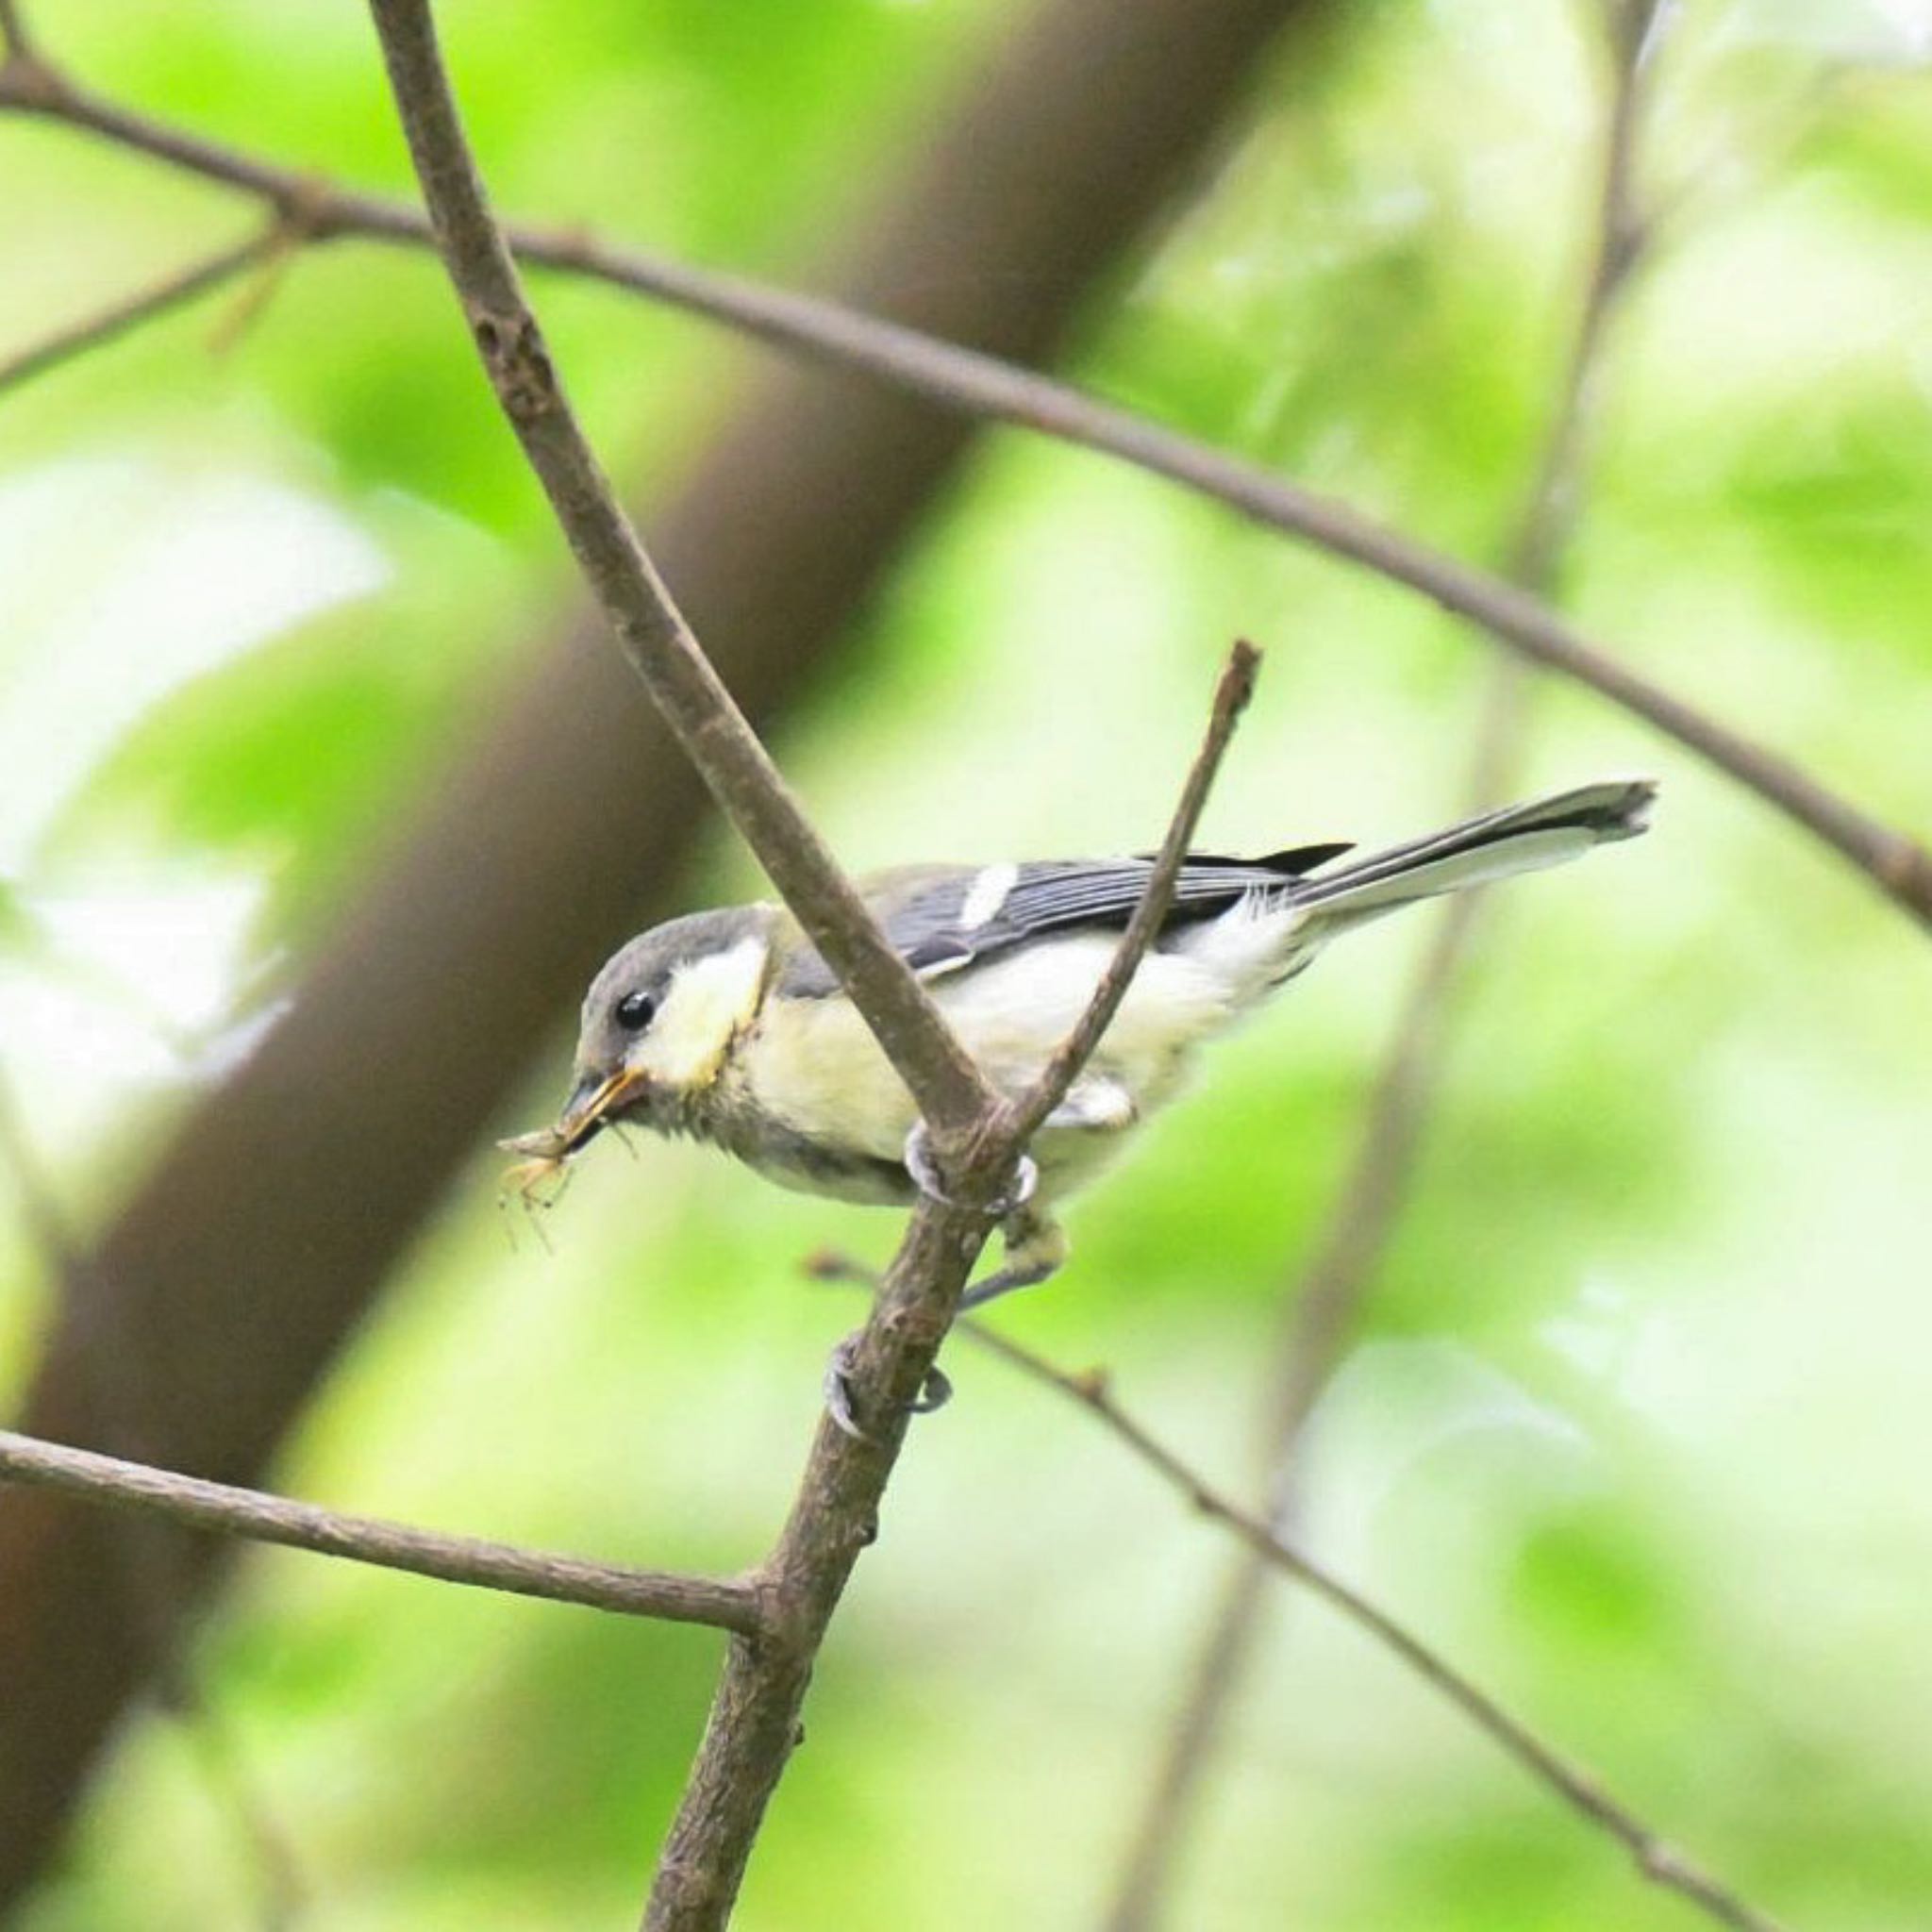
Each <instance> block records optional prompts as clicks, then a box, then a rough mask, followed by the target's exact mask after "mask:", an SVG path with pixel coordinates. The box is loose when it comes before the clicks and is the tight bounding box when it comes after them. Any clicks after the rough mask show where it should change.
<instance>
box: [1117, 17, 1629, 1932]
mask: <svg viewBox="0 0 1932 1932" xmlns="http://www.w3.org/2000/svg"><path fill="white" fill-rule="evenodd" d="M1608 4H1609V5H1611V6H1612V7H1615V8H1617V12H1616V13H1615V15H1614V16H1613V18H1612V19H1611V20H1610V21H1609V23H1608V25H1609V27H1610V33H1609V39H1610V42H1611V52H1612V67H1611V71H1612V76H1613V78H1612V82H1611V88H1610V93H1609V101H1608V109H1607V116H1606V125H1605V132H1604V152H1603V162H1602V169H1601V174H1600V177H1599V189H1598V195H1597V218H1596V221H1595V223H1594V224H1593V225H1592V237H1593V241H1592V248H1591V262H1590V266H1589V269H1588V271H1587V274H1586V277H1585V282H1584V292H1583V299H1582V305H1581V308H1580V309H1579V311H1578V315H1577V320H1576V325H1575V329H1574V336H1573V339H1572V342H1571V348H1570V353H1569V356H1568V358H1566V364H1565V368H1564V372H1563V375H1562V379H1561V382H1560V385H1559V387H1558V390H1557V400H1556V404H1555V408H1554V410H1553V412H1552V415H1551V419H1550V428H1549V432H1548V434H1547V436H1546V437H1545V439H1544V441H1543V447H1542V452H1541V457H1540V458H1539V459H1538V462H1537V467H1536V474H1535V476H1534V477H1533V479H1532V481H1531V483H1530V486H1529V488H1528V490H1527V491H1526V493H1525V496H1524V509H1523V512H1522V515H1521V518H1520V519H1519V522H1518V526H1517V529H1516V532H1515V534H1514V536H1513V538H1512V539H1511V541H1510V543H1509V546H1508V566H1507V567H1508V570H1509V573H1510V575H1512V576H1513V577H1514V578H1516V579H1517V580H1518V581H1519V582H1521V583H1523V584H1524V585H1525V586H1526V587H1527V588H1529V589H1531V590H1534V591H1538V592H1539V593H1541V594H1547V593H1549V591H1551V590H1552V589H1553V587H1554V580H1555V577H1556V574H1557V567H1558V564H1559V562H1560V559H1561V557H1562V554H1563V551H1564V549H1565V548H1566V546H1567V544H1568V541H1569V539H1570V536H1571V534H1572V532H1573V530H1574V526H1575V522H1576V516H1577V510H1578V490H1579V484H1580V479H1581V475H1582V469H1583V464H1584V458H1585V451H1586V444H1587V441H1588V433H1589V427H1590V420H1591V406H1592V403H1593V399H1594V396H1595V393H1596V391H1597V388H1598V375H1599V369H1600V361H1601V352H1602V348H1603V342H1604V339H1605V335H1606V332H1607V329H1608V326H1609V324H1610V321H1611V319H1612V316H1613V314H1614V311H1615V309H1616V308H1617V306H1618V302H1619V299H1620V297H1621V296H1622V294H1623V292H1624V290H1625V288H1626V287H1627V286H1628V284H1629V281H1630V278H1631V277H1632V276H1633V275H1635V274H1636V273H1637V271H1638V269H1639V267H1640V266H1641V262H1642V260H1643V259H1644V257H1645V253H1646V247H1647V241H1648V236H1649V234H1650V225H1649V224H1648V223H1647V222H1646V221H1645V220H1644V219H1643V217H1642V215H1641V212H1640V209H1639V208H1638V204H1637V196H1636V190H1635V175H1636V166H1637V140H1638V134H1639V129H1640V125H1641V115H1642V109H1643V106H1644V95H1645V87H1644V82H1645V79H1646V77H1647V71H1648V64H1649V60H1650V58H1652V57H1653V56H1654V54H1655V46H1654V41H1653V35H1652V27H1653V24H1654V21H1655V18H1656V13H1657V8H1656V5H1655V0H1608ZM1496 670H1497V675H1496V678H1495V681H1494V683H1493V684H1492V685H1491V688H1490V690H1489V692H1488V693H1487V695H1486V697H1485V700H1484V706H1483V718H1482V724H1481V728H1480V729H1479V731H1478V733H1477V741H1476V745H1475V748H1474V753H1473V755H1472V758H1471V760H1470V770H1469V775H1468V779H1467V782H1466V785H1465V788H1464V790H1465V795H1466V797H1467V799H1468V807H1469V809H1471V810H1472V811H1474V810H1481V809H1483V808H1486V807H1488V806H1490V805H1491V804H1493V803H1494V802H1495V799H1496V797H1497V796H1498V795H1499V793H1500V792H1502V791H1504V790H1505V789H1506V785H1507V774H1509V772H1510V771H1511V770H1512V769H1513V767H1514V766H1515V764H1516V763H1517V762H1518V758H1519V756H1520V752H1521V747H1522V741H1523V737H1524V724H1525V717H1526V710H1525V698H1526V692H1525V691H1524V681H1523V678H1522V676H1521V675H1519V672H1520V667H1518V666H1516V665H1515V664H1513V663H1512V662H1510V661H1508V660H1505V661H1503V662H1501V663H1499V664H1498V666H1497V667H1496ZM1485 900H1486V895H1485V894H1482V893H1474V892H1472V893H1465V894H1459V895H1457V897H1455V898H1454V899H1452V901H1451V902H1450V904H1449V905H1448V906H1446V907H1444V908H1442V911H1441V915H1440V917H1439V923H1438V924H1437V926H1436V929H1435V932H1434V934H1433V935H1432V937H1431V940H1430V942H1429V945H1428V947H1427V949H1426V950H1425V951H1424V955H1423V957H1422V958H1421V960H1420V961H1419V962H1418V963H1417V966H1416V969H1415V972H1414V974H1413V975H1412V977H1411V979H1410V981H1409V984H1408V989H1407V992H1406V994H1405V995H1404V998H1403V1003H1402V1008H1401V1011H1400V1013H1399V1015H1398V1017H1397V1021H1396V1024H1395V1028H1394V1031H1393V1035H1392V1039H1391V1046H1390V1049H1389V1053H1388V1057H1387V1058H1386V1059H1385V1061H1384V1063H1383V1067H1382V1071H1381V1074H1380V1075H1379V1077H1378V1078H1377V1080H1376V1083H1375V1087H1374V1092H1373V1094H1372V1096H1371V1098H1370V1102H1369V1107H1368V1110H1367V1114H1366V1117H1365V1119H1364V1123H1363V1127H1362V1133H1361V1138H1360V1140H1359V1141H1358V1142H1357V1147H1356V1151H1355V1154H1354V1158H1353V1159H1352V1160H1351V1162H1350V1165H1349V1168H1348V1171H1347V1173H1346V1174H1345V1175H1344V1177H1343V1179H1342V1182H1341V1188H1340V1190H1339V1191H1338V1192H1337V1195H1336V1197H1335V1201H1334V1204H1333V1207H1332V1208H1331V1209H1330V1212H1329V1215H1328V1219H1327V1222H1326V1224H1325V1226H1324V1229H1323V1230H1322V1232H1321V1233H1320V1235H1319V1236H1318V1237H1317V1239H1316V1241H1315V1243H1314V1252H1313V1256H1312V1258H1311V1259H1310V1260H1309V1261H1308V1263H1307V1266H1306V1268H1305V1269H1304V1270H1303V1271H1302V1272H1301V1274H1300V1275H1299V1277H1298V1279H1296V1280H1295V1281H1294V1282H1293V1284H1292V1285H1291V1287H1290V1288H1289V1289H1288V1290H1287V1291H1286V1293H1285V1297H1284V1307H1286V1308H1287V1310H1288V1311H1289V1312H1288V1316H1287V1320H1286V1323H1285V1324H1284V1327H1283V1331H1282V1336H1281V1340H1280V1342H1279V1344H1278V1345H1277V1347H1276V1349H1275V1351H1274V1368H1273V1370H1272V1372H1271V1375H1270V1383H1271V1391H1270V1394H1269V1397H1268V1408H1269V1415H1268V1419H1267V1423H1266V1438H1267V1447H1266V1450H1265V1460H1266V1464H1267V1467H1268V1468H1269V1470H1270V1472H1271V1474H1270V1476H1269V1480H1268V1486H1267V1490H1268V1504H1267V1518H1268V1521H1269V1522H1270V1523H1272V1524H1274V1525H1275V1526H1276V1527H1277V1528H1278V1529H1286V1528H1287V1527H1288V1525H1289V1524H1291V1521H1292V1519H1293V1515H1294V1512H1295V1508H1296V1505H1297V1498H1298V1491H1299V1486H1300V1475H1301V1471H1300V1457H1299V1449H1300V1443H1301V1437H1302V1432H1303V1430H1304V1428H1305V1427H1306V1426H1307V1420H1308V1417H1309V1416H1310V1414H1311V1413H1312V1412H1313V1410H1314V1407H1315V1404H1316V1402H1317V1401H1318V1400H1319V1399H1320V1396H1321V1393H1322V1391H1323V1389H1324V1387H1325V1386H1326V1384H1327V1382H1328V1379H1329V1377H1330V1376H1331V1374H1333V1373H1334V1370H1335V1368H1336V1366H1337V1364H1338V1363H1339V1362H1340V1361H1341V1357H1342V1355H1343V1354H1344V1352H1345V1350H1346V1348H1347V1346H1348V1343H1349V1341H1350V1338H1351V1337H1352V1335H1353V1334H1354V1332H1355V1329H1356V1327H1357V1323H1358V1321H1359V1319H1360V1314H1361V1309H1362V1306H1363V1304H1364V1303H1365V1302H1366V1300H1367V1298H1368V1293H1369V1291H1370V1289H1371V1287H1372V1286H1373V1284H1374V1277H1375V1271H1376V1269H1377V1267H1378V1266H1379V1264H1380V1262H1381V1258H1382V1256H1383V1254H1384V1252H1385V1251H1386V1249H1387V1246H1388V1243H1389V1240H1390V1238H1391V1234H1392V1233H1393V1231H1394V1228H1395V1224H1396V1222H1397V1220H1398V1218H1399V1217H1400V1214H1401V1212H1402V1208H1403V1205H1404V1203H1405V1202H1406V1200H1407V1196H1408V1191H1409V1188H1410V1184H1411V1182H1412V1180H1413V1177H1414V1172H1415V1162H1416V1158H1417V1155H1418V1152H1419V1149H1420V1145H1421V1141H1422V1137H1423V1130H1424V1124H1425V1122H1426V1119H1427V1115H1428V1112H1429V1108H1430V1106H1431V1103H1432V1102H1433V1100H1434V1097H1435V1093H1436V1090H1437V1086H1438V1083H1439V1081H1440V1077H1441V1069H1442V1060H1443V1057H1444V1053H1445V1049H1446V1041H1447V1019H1448V1008H1449V1004H1450V1000H1451V997H1452V994H1453V992H1454V989H1455V985H1456V982H1457V977H1458V974H1459V973H1460V971H1461V968H1462V965H1463V962H1464V960H1465V959H1466V958H1467V957H1468V952H1469V946H1470V942H1471V940H1472V938H1473V936H1474V932H1475V931H1476V929H1477V926H1478V924H1479V923H1480V920H1481V916H1482V909H1483V906H1484V904H1485ZM1266 1585H1267V1574H1266V1565H1265V1563H1264V1561H1263V1560H1262V1558H1261V1557H1260V1556H1259V1555H1257V1553H1255V1552H1254V1551H1252V1550H1250V1551H1248V1552H1247V1553H1245V1554H1244V1556H1243V1557H1241V1558H1240V1559H1239V1560H1237V1562H1236V1563H1235V1564H1234V1565H1233V1567H1232V1569H1231V1571H1230V1574H1229V1575H1228V1577H1227V1580H1226V1582H1225V1585H1224V1589H1223V1591H1222V1594H1221V1596H1220V1598H1219V1600H1218V1602H1217V1604H1216V1606H1215V1607H1214V1609H1213V1611H1212V1613H1211V1614H1210V1616H1209V1619H1208V1627H1207V1632H1206V1635H1205V1637H1204V1639H1203V1641H1202V1642H1201V1645H1200V1648H1199V1649H1198V1651H1197V1652H1196V1653H1195V1655H1194V1658H1193V1661H1192V1664H1191V1670H1190V1676H1189V1683H1188V1687H1187V1690H1186V1691H1185V1692H1184V1693H1183V1695H1182V1697H1181V1699H1180V1701H1179V1704H1178V1706H1177V1707H1176V1714H1175V1717H1174V1724H1173V1726H1172V1728H1171V1730H1170V1732H1169V1734H1168V1737H1167V1740H1166V1744H1165V1748H1164V1749H1163V1751H1162V1753H1161V1756H1160V1759H1159V1762H1158V1765H1157V1767H1156V1772H1155V1775H1154V1778H1153V1781H1152V1783H1151V1785H1150V1787H1149V1789H1148V1791H1147V1793H1146V1795H1145V1797H1144V1798H1143V1800H1142V1802H1141V1809H1140V1812H1139V1815H1138V1818H1137V1821H1136V1824H1135V1827H1134V1830H1133V1832H1132V1834H1131V1836H1130V1837H1129V1839H1128V1841H1127V1846H1126V1852H1125V1856H1124V1858H1123V1860H1122V1864H1121V1869H1120V1872H1119V1874H1118V1877H1117V1879H1116V1881H1115V1885H1114V1890H1113V1894H1112V1898H1111V1901H1110V1903H1109V1905H1108V1910H1107V1913H1106V1917H1105V1924H1106V1926H1107V1932H1151V1928H1152V1927H1154V1926H1156V1925H1157V1924H1159V1923H1160V1922H1161V1920H1162V1917H1163V1915H1164V1911H1165V1907H1166V1902H1167V1899H1168V1897H1169V1895H1170V1893H1171V1891H1172V1890H1173V1887H1174V1879H1175V1873H1176V1866H1177V1864H1178V1861H1179V1857H1180V1855H1181V1851H1182V1849H1183V1845H1184V1843H1185V1840H1186V1838H1187V1836H1188V1832H1189V1829H1190V1826H1191V1824H1192V1822H1193V1818H1194V1815H1195V1812H1196V1808H1197V1807H1198V1804H1199V1802H1200V1798H1201V1795H1202V1791H1203V1788H1204V1784H1205V1780H1206V1775H1207V1771H1208V1764H1209V1762H1210V1760H1211V1758H1212V1757H1213V1754H1214V1751H1215V1749H1216V1746H1217V1745H1218V1743H1219V1742H1220V1740H1221V1738H1222V1735H1223V1731H1224V1724H1225V1720H1226V1716H1227V1713H1228V1711H1229V1710H1230V1709H1231V1708H1232V1707H1233V1705H1234V1701H1235V1698H1236V1696H1237V1693H1238V1691H1239V1689H1240V1686H1241V1681H1242V1679H1243V1677H1244V1676H1245V1674H1246V1673H1247V1671H1248V1670H1249V1668H1250V1666H1251V1663H1252V1660H1253V1654H1254V1647H1255V1641H1256V1639H1257V1635H1258V1633H1259V1626H1260V1618H1261V1612H1262V1609H1263V1606H1264V1592H1265V1590H1266Z"/></svg>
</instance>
